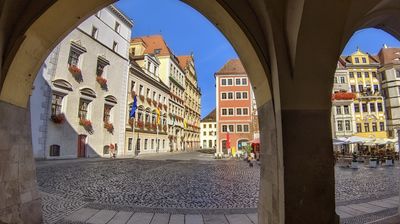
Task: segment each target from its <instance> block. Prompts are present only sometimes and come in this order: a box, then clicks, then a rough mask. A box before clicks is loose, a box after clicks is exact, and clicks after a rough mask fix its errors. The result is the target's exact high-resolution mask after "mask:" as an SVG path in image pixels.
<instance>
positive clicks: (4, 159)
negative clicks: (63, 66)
mask: <svg viewBox="0 0 400 224" xmlns="http://www.w3.org/2000/svg"><path fill="white" fill-rule="evenodd" d="M112 2H113V1H111V0H85V1H78V0H58V1H55V0H36V1H29V0H20V1H17V2H14V1H11V0H5V1H0V12H1V17H0V31H1V33H0V52H1V58H0V66H1V67H0V71H1V73H0V115H1V117H0V141H1V142H2V144H1V145H0V155H1V156H0V160H1V164H0V165H1V166H0V177H1V179H0V201H1V202H3V201H4V202H5V203H0V220H1V221H5V222H25V223H39V222H40V219H41V214H40V197H39V195H38V193H37V186H36V181H35V166H34V162H33V157H32V150H31V143H30V141H31V140H30V129H29V119H28V115H29V111H28V110H27V109H26V106H27V102H28V99H29V93H30V91H31V87H32V83H33V80H34V78H35V74H36V72H37V70H38V69H39V67H40V65H41V63H42V61H43V60H44V58H45V57H46V56H47V54H48V53H49V52H50V51H51V49H52V47H53V46H55V45H56V44H57V43H58V42H59V41H60V40H61V39H62V38H63V37H64V36H65V35H66V34H67V33H68V32H69V31H71V30H72V29H73V28H74V27H75V26H76V25H77V24H78V23H79V22H81V21H82V20H83V19H85V18H86V17H87V16H89V15H91V14H93V13H94V12H96V11H97V10H98V9H100V8H102V7H104V6H106V5H108V4H110V3H112ZM184 2H185V3H187V4H189V5H190V6H192V7H193V8H195V9H196V10H198V11H200V12H201V13H202V14H203V15H205V16H206V17H207V18H208V19H209V20H210V21H211V22H212V23H213V24H215V26H216V27H218V28H219V29H220V30H221V32H222V33H223V34H224V35H225V36H226V37H227V38H228V40H229V41H230V42H231V44H232V45H233V47H234V48H235V49H236V51H237V52H238V54H239V56H240V59H241V60H242V62H243V64H244V66H245V68H246V70H247V73H248V74H249V77H250V80H251V82H252V84H253V86H254V92H255V94H256V100H257V105H258V111H259V116H260V119H259V120H260V131H261V137H260V139H261V145H262V149H261V151H262V155H261V156H262V169H261V185H260V205H259V221H260V223H321V224H322V223H338V217H337V215H336V214H335V199H334V170H333V156H332V143H331V133H330V120H329V117H330V107H331V104H330V92H331V88H332V85H333V78H332V77H333V74H334V70H335V66H336V62H337V59H338V56H339V54H340V52H341V50H342V49H343V47H344V45H345V43H346V42H347V41H348V39H349V38H350V37H351V35H352V34H353V33H354V31H356V30H358V29H361V28H366V27H376V28H381V29H384V30H385V31H387V32H390V33H392V34H393V35H394V36H396V37H399V34H400V25H399V24H398V23H397V22H396V21H399V17H400V12H399V10H400V5H399V4H400V3H399V2H398V1H397V0H384V1H382V0H365V1H362V2H361V1H358V0H348V1H345V0H339V1H319V0H284V1H282V0H254V1H247V0H237V1H227V0H204V1H203V0H202V1H196V0H184ZM77 6H79V7H77ZM28 220H29V221H28Z"/></svg>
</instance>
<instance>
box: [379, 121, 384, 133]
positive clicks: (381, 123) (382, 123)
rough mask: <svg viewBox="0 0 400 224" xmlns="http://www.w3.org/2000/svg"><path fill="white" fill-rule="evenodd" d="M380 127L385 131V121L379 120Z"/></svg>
mask: <svg viewBox="0 0 400 224" xmlns="http://www.w3.org/2000/svg"><path fill="white" fill-rule="evenodd" d="M379 129H380V131H384V130H385V123H384V122H379Z"/></svg>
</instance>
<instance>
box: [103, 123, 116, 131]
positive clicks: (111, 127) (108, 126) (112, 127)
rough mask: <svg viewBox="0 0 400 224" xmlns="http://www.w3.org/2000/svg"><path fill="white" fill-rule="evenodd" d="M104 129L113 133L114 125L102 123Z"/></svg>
mask: <svg viewBox="0 0 400 224" xmlns="http://www.w3.org/2000/svg"><path fill="white" fill-rule="evenodd" d="M104 128H105V129H107V131H108V132H110V133H113V132H114V125H113V124H111V123H108V122H105V123H104Z"/></svg>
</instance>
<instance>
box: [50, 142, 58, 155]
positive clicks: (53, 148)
mask: <svg viewBox="0 0 400 224" xmlns="http://www.w3.org/2000/svg"><path fill="white" fill-rule="evenodd" d="M50 156H60V146H59V145H51V146H50Z"/></svg>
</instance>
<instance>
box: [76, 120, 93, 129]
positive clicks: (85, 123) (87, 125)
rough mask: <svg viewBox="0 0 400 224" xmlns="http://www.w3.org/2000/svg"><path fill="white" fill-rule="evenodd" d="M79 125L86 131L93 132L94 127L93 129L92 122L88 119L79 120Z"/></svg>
mask: <svg viewBox="0 0 400 224" xmlns="http://www.w3.org/2000/svg"><path fill="white" fill-rule="evenodd" d="M79 125H81V126H83V127H84V128H85V130H87V131H89V132H92V130H93V127H92V122H91V121H90V120H88V119H86V118H81V119H80V120H79Z"/></svg>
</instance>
